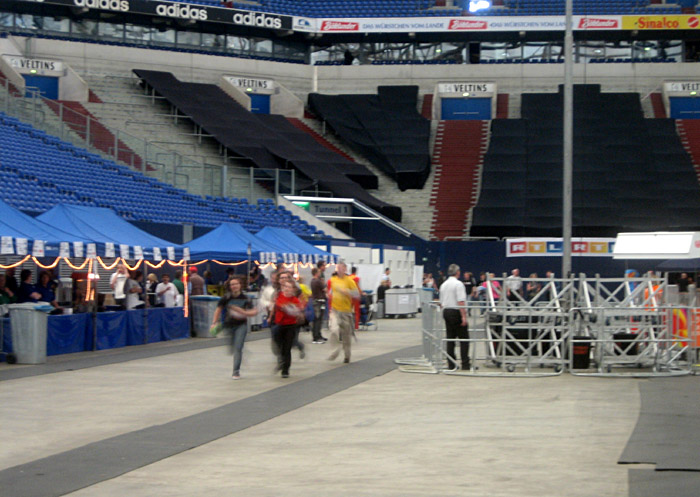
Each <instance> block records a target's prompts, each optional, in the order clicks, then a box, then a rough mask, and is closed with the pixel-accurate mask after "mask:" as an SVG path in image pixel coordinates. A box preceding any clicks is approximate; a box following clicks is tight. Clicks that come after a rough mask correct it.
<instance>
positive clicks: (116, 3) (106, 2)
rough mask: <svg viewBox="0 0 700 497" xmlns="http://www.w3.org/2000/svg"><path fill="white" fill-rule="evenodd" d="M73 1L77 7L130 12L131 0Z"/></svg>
mask: <svg viewBox="0 0 700 497" xmlns="http://www.w3.org/2000/svg"><path fill="white" fill-rule="evenodd" d="M73 3H74V4H75V5H76V6H77V7H88V8H90V9H102V10H114V11H117V12H129V2H128V1H127V0H73Z"/></svg>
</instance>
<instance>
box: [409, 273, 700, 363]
mask: <svg viewBox="0 0 700 497" xmlns="http://www.w3.org/2000/svg"><path fill="white" fill-rule="evenodd" d="M483 287H484V288H483V289H482V291H481V292H480V297H479V299H477V300H471V301H470V302H468V303H467V305H466V309H467V312H468V313H469V314H470V315H471V316H472V317H471V318H470V323H471V326H470V331H469V338H468V339H447V338H445V325H444V321H443V319H442V313H441V309H440V306H439V304H438V303H436V302H430V303H429V302H428V301H427V300H425V301H423V305H422V311H423V315H422V317H423V323H422V324H423V326H422V327H423V332H422V336H423V356H422V357H420V358H415V359H397V360H396V362H397V363H398V364H400V365H401V367H400V370H401V371H404V372H420V373H433V374H434V373H444V374H450V375H460V376H510V377H537V376H552V375H558V374H561V373H562V372H563V371H564V370H568V371H569V372H571V373H572V374H575V375H579V376H623V377H624V376H630V377H656V376H681V375H687V374H691V373H694V372H696V371H697V370H698V368H700V366H699V365H698V364H697V363H698V362H699V360H698V350H699V344H700V340H698V338H699V333H698V329H699V327H700V309H699V308H696V307H687V306H678V305H670V304H669V303H668V302H666V301H665V298H666V297H668V296H671V295H674V293H673V292H672V291H671V290H673V288H669V286H668V284H667V282H666V280H665V279H664V278H658V277H656V276H654V275H649V276H645V277H640V278H600V277H598V276H596V277H593V278H588V277H586V276H585V275H583V274H582V275H580V276H579V277H578V278H568V279H564V278H562V279H554V278H549V279H545V278H513V277H509V278H507V277H505V275H504V277H503V278H489V279H488V280H487V281H486V282H485V284H484V285H483ZM449 342H454V344H455V349H458V348H459V347H458V346H459V344H460V342H468V343H469V362H470V368H469V369H468V370H451V369H447V366H446V365H447V364H449V363H459V362H461V358H460V361H457V360H456V359H457V358H456V357H449V356H448V353H447V344H448V343H449Z"/></svg>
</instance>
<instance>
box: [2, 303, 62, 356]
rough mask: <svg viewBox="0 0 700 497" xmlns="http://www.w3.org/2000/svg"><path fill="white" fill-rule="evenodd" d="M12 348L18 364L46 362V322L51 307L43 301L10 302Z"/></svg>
mask: <svg viewBox="0 0 700 497" xmlns="http://www.w3.org/2000/svg"><path fill="white" fill-rule="evenodd" d="M9 309H10V324H11V328H12V349H13V351H14V355H15V359H16V360H17V363H19V364H43V363H45V362H46V324H47V319H48V316H49V312H51V311H52V310H53V307H52V306H50V305H48V304H45V303H36V302H27V303H24V304H10V305H9Z"/></svg>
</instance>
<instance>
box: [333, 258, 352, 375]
mask: <svg viewBox="0 0 700 497" xmlns="http://www.w3.org/2000/svg"><path fill="white" fill-rule="evenodd" d="M347 270H348V267H347V265H346V264H345V263H344V262H338V265H337V266H336V271H337V275H336V276H333V277H331V279H330V282H329V288H328V301H330V302H331V309H330V315H329V317H328V327H329V328H330V332H331V339H330V343H331V346H334V347H335V349H334V350H333V352H332V353H331V355H330V356H329V357H328V360H329V361H334V360H335V359H336V358H337V357H338V355H339V354H340V346H341V343H340V341H341V340H342V347H343V352H344V354H345V360H344V361H343V362H345V363H346V364H347V363H349V362H350V348H351V345H352V333H353V329H354V328H355V314H354V312H353V307H352V300H353V299H359V298H360V291H359V289H358V288H357V285H356V284H355V282H354V281H353V279H352V278H350V277H349V276H348V275H347Z"/></svg>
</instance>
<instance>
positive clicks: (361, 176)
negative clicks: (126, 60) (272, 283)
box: [133, 69, 401, 221]
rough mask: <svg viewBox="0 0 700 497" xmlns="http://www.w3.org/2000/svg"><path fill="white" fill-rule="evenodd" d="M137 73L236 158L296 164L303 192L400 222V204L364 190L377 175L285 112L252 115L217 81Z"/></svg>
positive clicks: (263, 164) (262, 164) (270, 165)
mask: <svg viewBox="0 0 700 497" xmlns="http://www.w3.org/2000/svg"><path fill="white" fill-rule="evenodd" d="M133 72H134V74H136V75H137V76H138V77H139V78H141V79H142V81H143V82H144V84H145V85H147V86H148V87H150V88H152V89H153V90H154V91H155V92H156V94H158V95H160V96H162V97H164V98H165V99H166V100H168V101H169V102H170V103H171V104H172V105H173V106H174V107H176V108H177V109H178V111H179V112H180V113H182V114H184V115H186V116H188V117H189V118H190V119H192V121H193V122H194V123H196V124H197V125H198V126H200V127H201V128H202V130H203V131H204V132H205V133H207V134H209V135H212V137H213V138H214V139H216V140H217V141H218V142H219V143H221V144H222V145H223V146H224V147H226V148H227V149H228V150H230V151H231V152H232V153H233V154H234V155H235V156H237V157H241V158H244V159H248V160H250V161H251V162H252V163H253V164H254V165H255V166H256V167H258V168H262V169H287V168H290V167H292V168H295V169H296V170H297V171H298V172H299V173H300V174H298V175H297V180H296V186H297V189H299V190H304V189H311V188H314V187H316V186H318V188H319V189H320V190H325V191H331V192H332V193H333V194H334V195H335V196H337V197H345V198H355V199H357V200H358V201H360V202H362V203H363V204H365V205H367V206H369V207H371V208H372V209H374V210H376V211H377V212H379V213H381V214H383V215H385V216H387V217H389V218H390V219H393V220H395V221H400V220H401V208H400V207H397V206H394V205H391V204H388V203H386V202H383V201H381V200H379V199H377V198H376V197H374V196H373V195H371V194H369V193H367V192H366V191H365V190H366V189H376V188H377V185H378V179H377V177H376V175H374V174H373V173H372V172H371V171H369V170H368V169H367V168H366V167H365V166H363V165H361V164H358V163H355V162H352V161H349V160H347V159H346V158H344V157H342V156H341V155H339V154H336V153H334V152H332V151H330V150H329V149H327V148H326V147H324V146H323V145H321V144H319V143H317V142H316V141H315V140H313V139H312V138H311V137H310V136H309V135H308V134H307V133H305V132H303V131H301V130H299V129H297V128H295V127H294V126H293V125H292V124H291V123H290V122H289V121H287V119H285V118H284V117H283V116H278V115H263V114H253V113H251V112H249V111H247V110H246V109H244V108H243V107H242V106H240V105H239V104H238V103H237V102H236V101H234V100H233V99H232V98H231V97H230V96H229V95H227V94H226V93H225V92H224V91H223V90H222V89H221V88H219V87H218V86H216V85H213V84H204V83H183V82H181V81H179V80H178V79H177V78H175V76H173V75H172V74H171V73H167V72H160V71H148V70H144V69H134V71H133Z"/></svg>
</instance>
